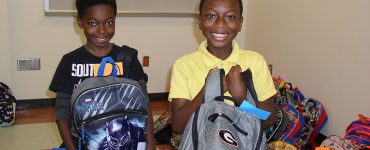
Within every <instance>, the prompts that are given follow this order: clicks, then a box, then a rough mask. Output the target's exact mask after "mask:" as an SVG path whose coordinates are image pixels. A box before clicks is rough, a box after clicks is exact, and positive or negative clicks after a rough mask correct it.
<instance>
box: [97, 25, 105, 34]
mask: <svg viewBox="0 0 370 150" xmlns="http://www.w3.org/2000/svg"><path fill="white" fill-rule="evenodd" d="M105 31H106V28H105V26H104V25H103V24H99V26H98V32H99V33H100V34H103V33H105Z"/></svg>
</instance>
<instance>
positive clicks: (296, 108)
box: [266, 77, 328, 149]
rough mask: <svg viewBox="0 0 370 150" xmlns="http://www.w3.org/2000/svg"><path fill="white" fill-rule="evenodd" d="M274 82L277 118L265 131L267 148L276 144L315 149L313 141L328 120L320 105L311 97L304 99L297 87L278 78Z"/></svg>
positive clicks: (274, 78)
mask: <svg viewBox="0 0 370 150" xmlns="http://www.w3.org/2000/svg"><path fill="white" fill-rule="evenodd" d="M273 80H274V84H275V87H276V89H277V91H278V93H277V94H276V95H275V96H274V102H275V105H276V106H277V108H278V113H277V114H278V116H277V118H279V119H278V122H277V123H276V124H275V125H273V126H272V127H270V128H269V129H268V130H267V131H266V137H267V139H268V142H269V143H270V144H269V146H270V147H271V146H272V147H273V146H274V145H277V144H275V143H276V141H279V142H282V143H286V144H285V145H292V146H295V147H296V148H297V149H313V148H314V147H315V146H317V144H315V138H316V137H317V136H318V135H319V133H320V130H321V129H322V127H323V126H324V125H325V123H326V121H327V120H328V117H327V115H326V112H325V109H324V107H323V105H322V104H321V103H320V102H319V101H318V100H316V99H314V98H306V97H305V96H304V95H303V94H302V92H301V91H300V90H299V88H298V87H294V86H293V85H292V84H291V83H289V82H286V81H285V80H284V79H282V78H281V77H273ZM277 131H280V132H277ZM273 142H274V143H273ZM278 145H279V144H278ZM280 145H282V144H280Z"/></svg>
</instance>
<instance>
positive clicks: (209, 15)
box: [207, 14, 216, 19]
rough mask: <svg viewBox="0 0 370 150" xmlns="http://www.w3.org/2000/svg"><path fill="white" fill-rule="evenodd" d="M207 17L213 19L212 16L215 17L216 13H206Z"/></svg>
mask: <svg viewBox="0 0 370 150" xmlns="http://www.w3.org/2000/svg"><path fill="white" fill-rule="evenodd" d="M207 18H210V19H213V18H216V15H215V14H208V15H207Z"/></svg>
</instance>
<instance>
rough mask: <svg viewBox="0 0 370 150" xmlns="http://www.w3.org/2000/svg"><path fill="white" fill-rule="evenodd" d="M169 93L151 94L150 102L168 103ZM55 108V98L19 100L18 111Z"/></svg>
mask: <svg viewBox="0 0 370 150" xmlns="http://www.w3.org/2000/svg"><path fill="white" fill-rule="evenodd" d="M168 94H169V93H168V92H165V93H149V100H150V102H158V101H167V99H168ZM54 106H55V98H44V99H22V100H19V99H18V100H17V109H28V108H50V107H54Z"/></svg>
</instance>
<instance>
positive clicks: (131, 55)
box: [116, 45, 137, 78]
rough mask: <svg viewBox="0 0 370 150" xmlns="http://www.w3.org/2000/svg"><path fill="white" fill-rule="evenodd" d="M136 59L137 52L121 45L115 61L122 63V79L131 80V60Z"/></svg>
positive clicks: (132, 75) (132, 73)
mask: <svg viewBox="0 0 370 150" xmlns="http://www.w3.org/2000/svg"><path fill="white" fill-rule="evenodd" d="M136 57H137V50H136V49H134V48H131V47H129V46H127V45H123V46H122V48H121V50H120V51H119V52H118V55H117V59H116V60H117V61H121V62H122V63H123V77H125V78H133V77H134V72H133V69H130V68H131V66H132V65H131V64H132V61H133V59H135V58H136Z"/></svg>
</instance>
